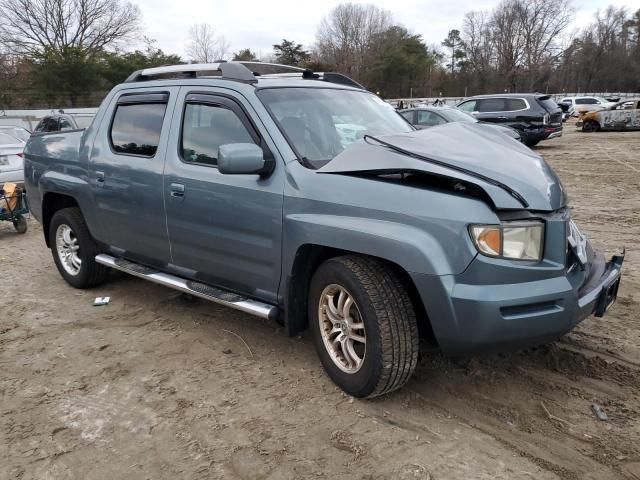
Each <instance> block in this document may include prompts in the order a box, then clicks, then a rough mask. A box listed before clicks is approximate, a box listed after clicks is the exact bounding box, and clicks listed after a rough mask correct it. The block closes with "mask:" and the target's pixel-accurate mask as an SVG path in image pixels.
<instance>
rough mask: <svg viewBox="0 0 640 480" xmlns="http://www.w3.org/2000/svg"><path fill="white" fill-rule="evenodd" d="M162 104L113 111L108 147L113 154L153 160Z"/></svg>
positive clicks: (125, 106)
mask: <svg viewBox="0 0 640 480" xmlns="http://www.w3.org/2000/svg"><path fill="white" fill-rule="evenodd" d="M166 108H167V104H166V103H132V104H122V105H118V106H117V107H116V111H115V114H114V116H113V121H112V123H111V131H110V132H109V135H110V139H111V146H112V148H113V150H114V151H115V152H117V153H122V154H126V155H141V156H144V157H153V156H154V155H155V154H156V151H157V150H158V142H159V140H160V132H161V131H162V122H163V120H164V112H165V110H166Z"/></svg>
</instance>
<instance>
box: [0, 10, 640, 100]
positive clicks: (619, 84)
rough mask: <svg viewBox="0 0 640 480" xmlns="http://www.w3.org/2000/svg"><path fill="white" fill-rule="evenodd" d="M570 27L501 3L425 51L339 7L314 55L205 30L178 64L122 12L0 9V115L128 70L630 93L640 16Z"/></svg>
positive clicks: (403, 93)
mask: <svg viewBox="0 0 640 480" xmlns="http://www.w3.org/2000/svg"><path fill="white" fill-rule="evenodd" d="M574 15H575V12H574V8H573V5H572V3H571V0H502V1H501V2H500V3H499V4H498V5H497V6H496V7H495V8H493V9H492V10H487V11H471V12H468V13H467V14H465V15H464V16H463V18H461V22H460V25H459V26H458V28H455V29H452V30H450V31H449V33H448V35H447V37H446V38H444V39H443V40H442V42H441V43H440V44H438V45H427V44H426V42H425V41H424V39H423V38H422V36H421V35H420V34H419V33H415V32H411V31H409V30H408V29H407V28H406V27H405V26H403V25H401V24H400V23H398V22H396V21H395V19H394V18H393V15H392V14H391V12H390V11H388V10H385V9H382V8H379V7H377V6H375V5H371V4H370V5H363V4H354V3H343V4H340V5H338V6H336V7H335V8H333V9H332V10H331V11H330V12H329V13H328V14H327V15H326V16H325V17H324V18H323V19H322V20H321V21H320V23H319V25H318V28H317V32H316V38H315V42H314V43H313V44H312V45H309V46H306V47H305V46H304V45H302V44H300V43H298V42H296V41H294V40H291V39H283V40H282V41H281V42H280V43H278V44H274V45H273V52H272V53H270V54H267V55H258V54H256V52H255V50H252V49H251V48H242V49H239V50H237V51H235V52H232V51H231V46H230V44H229V42H228V41H227V40H226V39H225V37H224V36H223V35H219V34H218V33H217V31H216V30H215V28H214V27H213V26H211V25H210V24H206V23H203V24H199V25H194V26H192V27H191V29H190V32H189V38H188V42H187V44H186V49H185V51H186V58H182V57H181V56H180V55H176V54H171V53H165V52H163V51H162V50H161V49H159V48H158V47H157V46H156V42H155V41H154V40H152V39H149V38H144V37H143V38H140V33H139V32H140V30H141V16H140V12H139V10H138V8H137V7H136V6H134V5H133V4H131V3H128V2H126V1H124V0H0V108H3V109H8V108H29V107H39V108H43V107H46V108H49V107H81V106H97V105H98V104H99V103H100V101H101V99H102V98H103V97H104V95H105V93H106V92H107V91H108V90H109V89H110V88H112V87H113V86H114V85H115V84H117V83H120V82H122V81H123V80H124V79H125V78H126V77H127V76H128V75H129V74H131V72H133V71H135V70H138V69H141V68H147V67H153V66H160V65H167V64H176V63H187V62H192V61H195V62H213V61H217V60H221V59H225V60H245V61H249V60H252V61H258V60H261V61H274V62H278V63H284V64H288V65H296V66H301V67H304V68H310V69H312V70H314V71H337V72H340V73H344V74H346V75H348V76H350V77H352V78H353V79H355V80H356V81H358V82H360V83H361V84H363V85H365V86H366V87H367V88H369V89H370V90H372V91H375V92H377V93H379V94H380V95H381V96H382V97H384V98H399V97H405V98H406V97H436V96H440V95H443V96H468V95H474V94H479V93H495V92H515V91H541V92H553V93H562V92H588V91H600V92H603V91H612V92H615V91H634V92H637V91H640V10H638V11H636V12H629V11H627V10H626V9H624V8H622V7H616V6H613V5H612V6H609V7H607V8H606V9H605V10H602V11H598V12H597V13H596V14H595V16H594V18H593V21H592V23H591V24H589V25H587V26H585V27H584V28H582V30H580V31H577V32H574V31H571V30H570V28H571V25H572V21H573V19H574ZM141 40H142V41H141ZM131 42H135V43H136V44H138V45H140V44H141V45H142V47H141V48H138V49H136V50H134V51H131V50H130V49H128V48H126V47H127V45H129V44H131ZM259 57H261V58H259Z"/></svg>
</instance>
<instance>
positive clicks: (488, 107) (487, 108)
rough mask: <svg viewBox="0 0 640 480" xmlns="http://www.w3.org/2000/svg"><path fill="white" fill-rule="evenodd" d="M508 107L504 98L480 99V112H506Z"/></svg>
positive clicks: (478, 108)
mask: <svg viewBox="0 0 640 480" xmlns="http://www.w3.org/2000/svg"><path fill="white" fill-rule="evenodd" d="M505 109H506V105H505V99H504V98H483V99H481V100H478V107H477V110H478V112H481V113H483V112H485V113H489V112H504V111H505Z"/></svg>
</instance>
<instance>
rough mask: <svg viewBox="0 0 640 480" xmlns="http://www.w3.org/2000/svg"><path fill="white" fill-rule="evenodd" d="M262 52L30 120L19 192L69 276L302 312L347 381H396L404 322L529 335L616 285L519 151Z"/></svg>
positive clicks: (345, 384) (598, 302) (484, 339)
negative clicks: (63, 126)
mask: <svg viewBox="0 0 640 480" xmlns="http://www.w3.org/2000/svg"><path fill="white" fill-rule="evenodd" d="M269 68H271V69H272V70H271V71H269ZM278 68H279V67H274V66H271V65H266V64H261V63H251V62H244V63H235V62H228V63H226V62H225V63H219V64H208V65H177V66H170V67H160V68H151V69H146V70H142V71H138V72H135V73H133V74H132V75H131V76H130V77H129V79H128V80H127V81H126V82H124V83H123V84H121V85H119V86H117V87H115V88H114V89H113V90H112V91H111V92H110V93H109V94H108V96H107V97H106V98H105V99H104V101H103V102H102V105H101V107H100V109H99V111H98V113H97V115H96V117H95V119H94V121H93V122H92V124H91V125H90V126H89V127H88V128H87V129H86V130H75V131H67V132H58V133H43V134H35V135H33V136H32V137H31V139H30V140H29V142H28V144H27V146H26V149H25V172H24V173H25V175H24V178H25V184H26V187H27V190H28V192H29V198H30V208H31V211H32V213H33V215H34V216H35V217H36V218H37V219H38V220H39V221H40V222H41V223H42V225H43V229H44V233H45V242H46V244H47V246H48V247H49V248H50V249H51V251H52V253H53V258H54V260H55V263H56V265H57V267H58V270H59V271H60V274H61V275H62V277H63V278H64V279H65V280H66V281H67V282H68V283H69V284H70V285H72V286H74V287H76V288H87V287H92V286H95V285H98V284H100V283H102V282H104V281H105V280H106V279H107V278H108V275H109V270H110V269H116V270H121V271H124V272H127V273H129V274H131V275H135V276H137V277H140V278H143V279H146V280H149V281H152V282H156V283H160V284H162V285H166V286H168V287H170V288H174V289H177V290H180V291H182V292H186V293H189V294H191V295H195V296H198V297H201V298H205V299H207V300H211V301H213V302H216V303H219V304H223V305H226V306H229V307H231V308H235V309H238V310H241V311H243V312H248V313H250V314H254V315H257V316H260V317H263V318H269V319H273V320H276V321H279V322H282V323H283V324H284V325H285V327H286V330H287V332H288V333H289V334H292V335H294V334H297V333H299V332H301V331H303V330H306V329H308V330H309V331H310V332H311V336H312V338H313V339H314V342H315V345H316V348H317V350H318V353H319V356H320V360H321V361H322V364H323V365H324V367H325V369H326V371H327V373H328V374H329V376H330V377H331V378H332V379H333V381H334V382H335V383H336V384H337V385H339V386H340V387H341V388H342V389H343V390H344V391H345V392H347V393H349V394H351V395H354V396H358V397H373V396H377V395H381V394H384V393H387V392H390V391H393V390H395V389H397V388H399V387H401V386H402V385H404V384H405V383H406V382H407V381H408V380H409V378H410V377H411V374H412V372H413V370H414V368H415V366H416V363H417V360H418V342H419V338H420V337H421V336H422V337H424V338H426V339H428V340H430V341H432V342H434V343H435V344H436V345H437V346H438V347H439V348H440V349H441V350H442V351H443V352H444V353H445V354H447V355H468V354H472V353H475V352H478V351H486V350H489V351H495V350H498V349H512V348H516V347H520V346H525V345H536V344H541V343H544V342H549V341H553V340H554V339H556V338H558V337H560V336H561V335H563V334H565V333H566V332H568V331H569V330H571V329H572V328H573V327H574V326H575V325H576V324H577V323H578V322H580V321H581V320H583V319H585V318H586V317H589V316H590V315H592V314H595V315H596V316H602V315H603V314H604V313H605V311H606V310H607V308H608V307H609V306H610V305H611V304H612V303H613V302H614V300H615V298H616V293H617V290H618V285H619V281H620V271H621V266H622V262H623V257H624V256H623V254H621V255H616V256H614V257H613V258H612V259H610V260H609V261H606V260H605V259H604V258H603V257H602V255H600V254H598V253H596V252H595V251H594V250H593V249H592V248H591V246H590V244H589V242H588V241H587V239H586V238H585V237H584V235H583V234H582V233H581V232H580V231H579V230H578V227H577V226H576V225H575V223H574V222H573V220H572V219H571V211H570V209H569V208H568V207H567V197H566V195H565V192H564V189H563V187H562V184H561V183H560V180H559V179H558V177H557V176H556V174H555V173H554V172H553V170H552V169H551V168H550V167H549V166H548V165H547V163H545V161H544V160H543V159H542V158H541V157H540V156H538V155H537V154H536V153H534V152H533V151H531V150H530V149H529V148H527V147H526V146H524V145H522V144H521V143H519V142H518V141H517V140H514V139H512V138H509V137H507V136H506V135H503V134H502V133H500V132H492V131H488V130H487V129H484V128H481V126H478V125H476V124H475V123H449V124H445V125H440V126H437V127H433V128H430V129H428V130H424V131H416V129H415V128H414V127H413V126H412V125H411V124H410V123H408V122H407V121H406V120H405V119H404V118H402V117H401V116H400V115H399V114H398V113H397V112H395V111H394V110H393V108H391V107H390V106H389V105H388V104H387V103H385V102H384V101H382V100H381V99H379V98H378V97H377V96H376V95H374V94H372V93H370V92H368V91H366V90H365V89H364V88H362V86H360V85H358V84H357V83H356V82H354V81H353V80H351V79H349V78H347V77H344V76H342V75H339V74H335V73H314V72H311V71H309V70H302V69H294V68H290V67H289V68H288V69H286V71H284V72H282V71H278ZM274 71H275V73H274Z"/></svg>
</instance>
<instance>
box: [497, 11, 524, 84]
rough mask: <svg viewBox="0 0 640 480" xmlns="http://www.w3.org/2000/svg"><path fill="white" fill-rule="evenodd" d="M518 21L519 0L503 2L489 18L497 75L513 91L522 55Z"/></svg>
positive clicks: (520, 32) (522, 49)
mask: <svg viewBox="0 0 640 480" xmlns="http://www.w3.org/2000/svg"><path fill="white" fill-rule="evenodd" d="M519 19H520V0H504V1H503V2H501V3H500V4H499V5H498V6H497V7H496V8H495V9H494V11H493V14H492V16H491V23H492V31H493V42H494V46H495V49H496V61H497V69H498V73H499V74H500V75H501V76H503V77H504V79H505V83H506V85H505V86H506V87H507V89H508V90H515V89H516V85H517V78H518V73H519V71H520V66H521V62H522V58H523V55H524V42H523V38H522V31H521V25H520V22H519Z"/></svg>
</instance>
